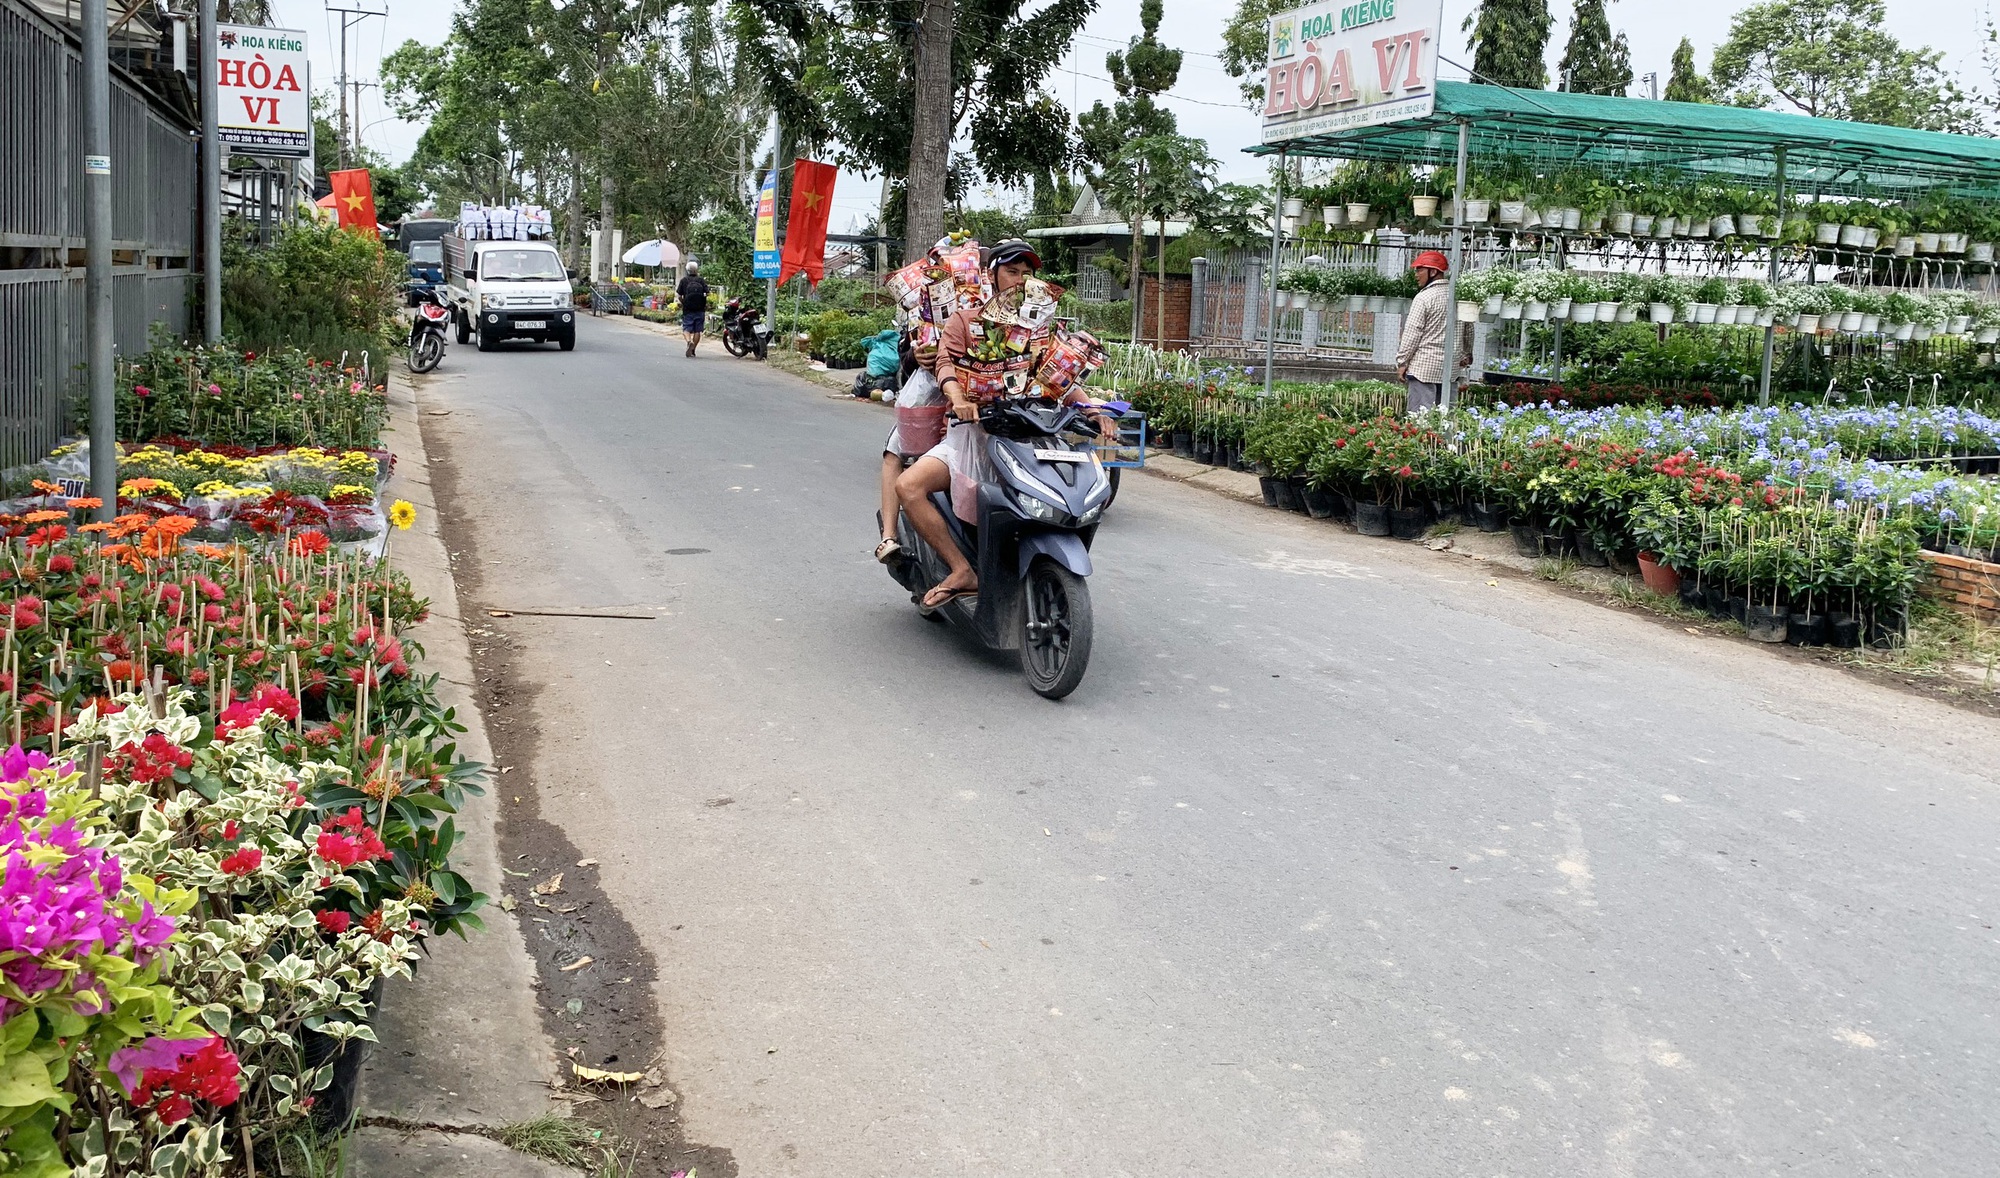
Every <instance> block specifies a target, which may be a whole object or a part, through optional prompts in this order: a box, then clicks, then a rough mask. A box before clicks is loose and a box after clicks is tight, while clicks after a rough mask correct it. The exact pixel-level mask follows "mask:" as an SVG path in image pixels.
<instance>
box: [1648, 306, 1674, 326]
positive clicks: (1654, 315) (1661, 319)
mask: <svg viewBox="0 0 2000 1178" xmlns="http://www.w3.org/2000/svg"><path fill="white" fill-rule="evenodd" d="M1646 318H1647V319H1648V320H1650V321H1651V322H1654V323H1672V322H1673V321H1674V305H1673V304H1672V303H1653V304H1651V305H1650V306H1648V307H1647V308H1646Z"/></svg>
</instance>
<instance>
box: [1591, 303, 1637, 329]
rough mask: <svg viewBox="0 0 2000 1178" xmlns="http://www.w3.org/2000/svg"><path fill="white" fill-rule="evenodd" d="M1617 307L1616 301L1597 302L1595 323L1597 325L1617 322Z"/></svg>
mask: <svg viewBox="0 0 2000 1178" xmlns="http://www.w3.org/2000/svg"><path fill="white" fill-rule="evenodd" d="M1619 306H1620V304H1619V302H1618V300H1617V299H1599V300H1597V321H1598V322H1599V323H1617V322H1618V321H1619V319H1618V309H1619ZM1625 322H1628V323H1629V322H1631V320H1629V319H1628V320H1626V321H1625Z"/></svg>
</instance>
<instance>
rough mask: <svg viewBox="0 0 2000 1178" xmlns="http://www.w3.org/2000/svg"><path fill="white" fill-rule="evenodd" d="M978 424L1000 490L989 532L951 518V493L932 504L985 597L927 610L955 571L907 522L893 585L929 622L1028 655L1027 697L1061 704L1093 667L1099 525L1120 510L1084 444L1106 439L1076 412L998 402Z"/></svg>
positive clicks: (900, 530)
mask: <svg viewBox="0 0 2000 1178" xmlns="http://www.w3.org/2000/svg"><path fill="white" fill-rule="evenodd" d="M979 423H980V424H981V425H982V426H984V427H985V429H986V433H987V439H986V449H987V457H988V458H989V460H990V464H991V465H990V469H991V470H992V472H993V479H992V481H990V482H985V483H982V484H981V485H980V488H979V508H978V517H979V523H978V526H977V527H969V526H967V525H966V524H965V522H964V521H963V520H961V519H959V518H958V516H957V515H955V514H954V513H953V512H952V508H951V497H950V495H949V494H948V493H946V492H939V493H937V494H936V495H933V496H932V497H931V500H932V502H933V503H935V504H936V505H937V508H938V510H939V511H940V512H942V513H943V515H944V518H945V522H946V524H947V526H949V527H950V529H951V535H952V539H953V540H954V541H955V542H956V543H957V544H958V546H959V550H960V551H962V552H963V553H965V556H966V559H968V560H970V561H971V562H972V567H973V569H974V570H975V571H977V573H978V574H979V594H978V596H976V597H960V598H955V599H953V600H951V601H948V602H946V603H945V604H943V605H941V606H939V607H937V608H936V609H929V610H927V609H924V607H923V605H922V602H923V597H924V594H925V593H926V592H928V591H929V590H930V588H931V587H932V586H933V585H936V584H937V583H938V582H939V581H942V580H944V578H945V575H946V574H947V573H948V572H949V571H950V566H949V565H947V564H946V563H945V561H944V558H943V557H941V556H939V555H938V554H937V553H936V552H935V551H933V550H932V549H931V547H930V545H928V544H926V543H925V542H924V540H923V537H921V536H919V535H918V534H917V530H916V529H915V528H913V527H911V526H910V521H909V519H908V518H907V517H905V518H901V519H899V520H898V521H897V523H896V539H897V541H898V543H900V544H901V545H902V548H903V554H902V555H901V556H899V557H898V558H896V559H895V560H893V561H892V562H890V564H889V565H888V569H889V574H890V575H891V576H893V577H895V578H896V580H897V582H899V583H900V584H901V585H902V586H903V587H904V588H905V589H908V590H909V591H910V597H911V600H912V601H915V602H917V603H918V609H919V611H920V612H922V613H923V614H924V616H925V617H927V618H929V619H931V620H932V621H949V622H954V623H956V624H958V625H961V626H964V627H966V628H968V629H970V630H971V631H972V632H973V634H975V635H976V636H977V637H978V638H979V641H980V642H981V643H983V644H984V645H985V646H986V647H987V648H988V649H990V650H1017V651H1019V652H1020V659H1021V672H1022V673H1023V674H1024V675H1026V676H1027V679H1028V686H1030V687H1032V688H1034V689H1035V692H1036V694H1038V695H1041V696H1044V697H1046V698H1048V699H1061V698H1062V697H1064V696H1066V695H1068V694H1069V693H1070V692H1072V691H1075V690H1076V687H1077V684H1079V683H1081V682H1083V674H1084V671H1085V670H1087V669H1088V668H1089V666H1090V642H1091V620H1090V586H1089V583H1088V582H1086V581H1085V579H1084V578H1086V577H1088V576H1090V570H1091V565H1090V542H1091V540H1092V539H1093V538H1094V537H1095V536H1096V534H1097V521H1098V520H1099V519H1100V518H1101V517H1102V516H1103V515H1104V509H1105V508H1106V507H1107V506H1109V505H1110V503H1111V496H1112V485H1111V480H1110V479H1109V478H1107V477H1106V472H1105V469H1104V467H1103V466H1102V465H1101V464H1100V463H1099V462H1098V459H1097V454H1096V452H1095V450H1094V449H1093V448H1092V447H1091V445H1090V443H1089V442H1088V441H1086V440H1084V437H1083V435H1085V434H1086V433H1094V432H1095V431H1094V430H1091V429H1090V428H1089V426H1088V423H1087V419H1086V418H1084V416H1083V414H1082V411H1081V410H1080V409H1078V408H1077V407H1076V406H1074V405H1066V404H1061V403H1058V402H1055V401H1048V400H1033V399H1022V400H1010V401H998V402H994V403H993V404H990V405H987V406H985V407H984V408H982V409H981V410H980V414H979ZM957 424H958V423H954V428H957Z"/></svg>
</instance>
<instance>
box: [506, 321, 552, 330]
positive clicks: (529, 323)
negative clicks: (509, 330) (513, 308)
mask: <svg viewBox="0 0 2000 1178" xmlns="http://www.w3.org/2000/svg"><path fill="white" fill-rule="evenodd" d="M548 325H549V321H548V320H546V319H520V320H516V321H515V323H514V326H516V327H520V328H530V327H547V326H548Z"/></svg>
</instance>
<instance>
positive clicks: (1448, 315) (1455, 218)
mask: <svg viewBox="0 0 2000 1178" xmlns="http://www.w3.org/2000/svg"><path fill="white" fill-rule="evenodd" d="M1471 126H1472V124H1471V123H1469V122H1467V121H1466V120H1465V119H1460V120H1458V170H1457V171H1456V172H1454V173H1452V180H1451V273H1449V274H1447V275H1445V288H1444V290H1445V296H1444V304H1445V321H1444V322H1445V327H1444V374H1443V376H1442V377H1441V378H1440V384H1439V387H1438V404H1439V405H1442V406H1443V407H1444V408H1446V409H1449V408H1451V407H1452V405H1453V403H1454V402H1456V401H1457V400H1458V337H1459V335H1460V334H1461V333H1462V331H1463V329H1462V328H1460V327H1459V325H1458V273H1459V271H1460V270H1462V269H1464V268H1465V166H1466V151H1467V148H1468V146H1469V140H1470V139H1471Z"/></svg>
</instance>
